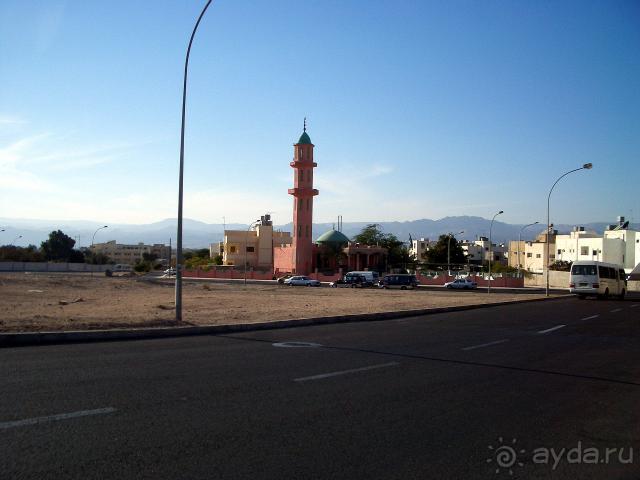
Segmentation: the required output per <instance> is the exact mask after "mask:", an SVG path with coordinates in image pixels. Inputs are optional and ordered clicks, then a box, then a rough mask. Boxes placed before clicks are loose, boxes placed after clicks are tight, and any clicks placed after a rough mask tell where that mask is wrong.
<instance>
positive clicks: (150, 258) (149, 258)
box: [142, 252, 158, 262]
mask: <svg viewBox="0 0 640 480" xmlns="http://www.w3.org/2000/svg"><path fill="white" fill-rule="evenodd" d="M142 259H143V260H144V261H145V262H154V261H156V260H157V259H158V255H157V254H155V253H147V252H144V253H143V254H142Z"/></svg>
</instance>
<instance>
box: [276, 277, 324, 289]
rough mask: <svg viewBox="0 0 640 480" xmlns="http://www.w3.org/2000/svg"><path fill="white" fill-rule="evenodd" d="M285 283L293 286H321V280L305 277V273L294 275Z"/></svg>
mask: <svg viewBox="0 0 640 480" xmlns="http://www.w3.org/2000/svg"><path fill="white" fill-rule="evenodd" d="M284 284H285V285H289V286H290V287H293V286H303V287H319V286H320V282H319V281H318V280H314V279H313V278H309V277H305V276H304V275H294V276H293V277H290V278H287V279H286V280H285V281H284Z"/></svg>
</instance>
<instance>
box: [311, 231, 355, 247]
mask: <svg viewBox="0 0 640 480" xmlns="http://www.w3.org/2000/svg"><path fill="white" fill-rule="evenodd" d="M316 243H319V244H321V245H342V244H344V245H346V244H348V243H349V238H347V236H346V235H345V234H344V233H342V232H339V231H337V230H329V231H328V232H325V233H323V234H322V235H320V236H319V237H318V239H317V240H316Z"/></svg>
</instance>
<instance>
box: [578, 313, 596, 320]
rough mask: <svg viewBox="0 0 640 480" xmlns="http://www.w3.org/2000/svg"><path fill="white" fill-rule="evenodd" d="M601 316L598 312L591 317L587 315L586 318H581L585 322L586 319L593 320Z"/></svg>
mask: <svg viewBox="0 0 640 480" xmlns="http://www.w3.org/2000/svg"><path fill="white" fill-rule="evenodd" d="M599 316H600V314H599V313H598V314H596V315H591V316H590V317H585V318H581V319H580V320H582V321H583V322H584V321H585V320H593V319H594V318H598V317H599Z"/></svg>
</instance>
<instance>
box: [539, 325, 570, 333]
mask: <svg viewBox="0 0 640 480" xmlns="http://www.w3.org/2000/svg"><path fill="white" fill-rule="evenodd" d="M563 327H566V325H556V326H555V327H551V328H547V329H546V330H540V331H539V332H538V333H549V332H553V331H554V330H559V329H560V328H563Z"/></svg>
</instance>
